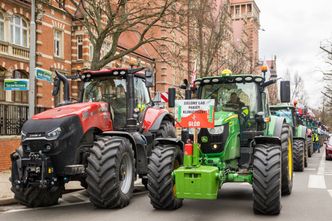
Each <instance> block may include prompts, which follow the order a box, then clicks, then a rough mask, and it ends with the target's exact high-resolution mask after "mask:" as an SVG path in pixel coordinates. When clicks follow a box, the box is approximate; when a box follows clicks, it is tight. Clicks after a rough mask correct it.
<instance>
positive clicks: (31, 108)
mask: <svg viewBox="0 0 332 221" xmlns="http://www.w3.org/2000/svg"><path fill="white" fill-rule="evenodd" d="M35 15H36V1H35V0H31V19H30V52H29V54H30V56H29V57H30V63H29V72H30V74H29V116H28V117H29V118H31V117H32V116H33V115H34V114H35V97H36V96H35V67H36V18H35Z"/></svg>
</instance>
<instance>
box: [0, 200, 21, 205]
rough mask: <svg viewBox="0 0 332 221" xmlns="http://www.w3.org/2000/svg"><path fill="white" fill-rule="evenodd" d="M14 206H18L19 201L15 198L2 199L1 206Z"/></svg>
mask: <svg viewBox="0 0 332 221" xmlns="http://www.w3.org/2000/svg"><path fill="white" fill-rule="evenodd" d="M13 204H17V201H16V200H15V199H14V198H5V199H0V206H8V205H13Z"/></svg>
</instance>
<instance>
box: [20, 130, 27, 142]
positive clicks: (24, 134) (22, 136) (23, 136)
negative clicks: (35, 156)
mask: <svg viewBox="0 0 332 221" xmlns="http://www.w3.org/2000/svg"><path fill="white" fill-rule="evenodd" d="M26 138H27V134H26V133H24V132H23V130H22V131H21V140H22V141H24V140H25V139H26Z"/></svg>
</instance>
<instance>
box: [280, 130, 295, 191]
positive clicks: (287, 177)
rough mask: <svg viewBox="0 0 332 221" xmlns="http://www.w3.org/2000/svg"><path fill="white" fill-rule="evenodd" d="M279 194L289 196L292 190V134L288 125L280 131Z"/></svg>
mask: <svg viewBox="0 0 332 221" xmlns="http://www.w3.org/2000/svg"><path fill="white" fill-rule="evenodd" d="M281 157H282V163H281V193H282V195H290V194H291V193H292V189H293V134H292V129H291V128H290V126H289V125H288V124H284V125H283V126H282V131H281Z"/></svg>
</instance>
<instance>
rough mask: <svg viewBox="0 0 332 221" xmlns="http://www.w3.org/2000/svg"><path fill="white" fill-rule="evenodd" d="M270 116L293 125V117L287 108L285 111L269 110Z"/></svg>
mask: <svg viewBox="0 0 332 221" xmlns="http://www.w3.org/2000/svg"><path fill="white" fill-rule="evenodd" d="M271 114H272V115H275V116H278V117H283V118H285V119H286V122H287V123H288V124H290V125H293V115H292V110H291V109H289V108H287V109H277V110H271Z"/></svg>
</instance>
